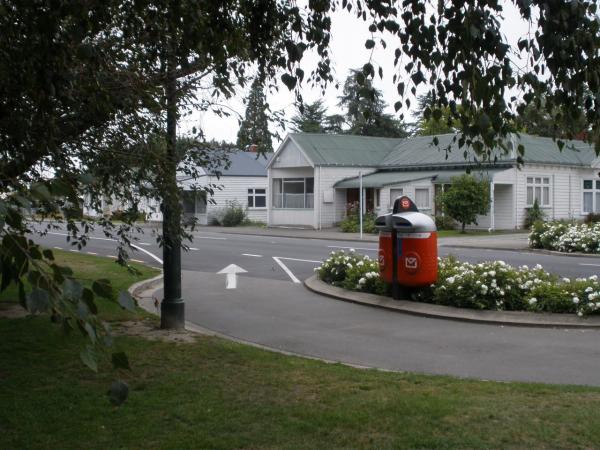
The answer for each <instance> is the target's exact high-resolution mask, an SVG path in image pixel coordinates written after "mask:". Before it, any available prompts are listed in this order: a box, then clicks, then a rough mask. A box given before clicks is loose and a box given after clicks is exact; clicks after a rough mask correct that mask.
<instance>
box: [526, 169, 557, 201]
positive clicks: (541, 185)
mask: <svg viewBox="0 0 600 450" xmlns="http://www.w3.org/2000/svg"><path fill="white" fill-rule="evenodd" d="M546 180H547V181H548V182H547V183H546V182H545V181H546ZM529 189H531V201H529ZM537 189H539V190H540V191H539V192H540V198H539V201H538V205H539V207H540V208H551V207H552V196H553V195H554V193H553V192H552V176H550V175H539V174H538V175H536V174H528V175H526V177H525V206H526V207H527V208H531V207H533V204H534V203H535V199H536V190H537ZM544 189H548V201H547V202H544Z"/></svg>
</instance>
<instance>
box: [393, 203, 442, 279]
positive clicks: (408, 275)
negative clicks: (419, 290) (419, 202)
mask: <svg viewBox="0 0 600 450" xmlns="http://www.w3.org/2000/svg"><path fill="white" fill-rule="evenodd" d="M392 225H393V227H394V229H395V230H396V238H397V240H398V243H397V248H398V255H397V257H398V265H397V266H398V275H397V276H398V283H399V284H400V285H402V286H407V287H423V286H427V285H430V284H432V283H435V282H436V281H437V276H438V261H437V229H436V226H435V222H434V221H433V219H432V218H431V217H429V216H428V215H427V214H423V213H420V212H413V211H409V212H403V213H398V214H394V215H393V218H392Z"/></svg>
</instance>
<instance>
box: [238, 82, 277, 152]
mask: <svg viewBox="0 0 600 450" xmlns="http://www.w3.org/2000/svg"><path fill="white" fill-rule="evenodd" d="M268 111H269V105H268V104H267V100H266V98H265V93H264V87H263V84H262V82H261V81H260V80H259V79H258V78H257V79H256V80H254V82H253V83H252V87H251V88H250V94H248V98H246V114H245V116H244V120H242V122H241V123H240V129H239V131H238V135H237V145H238V147H239V148H241V149H245V148H247V147H248V146H250V145H253V144H254V145H256V146H257V150H258V152H260V153H271V152H272V151H273V142H272V139H271V132H270V131H269V115H268Z"/></svg>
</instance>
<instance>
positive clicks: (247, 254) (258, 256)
mask: <svg viewBox="0 0 600 450" xmlns="http://www.w3.org/2000/svg"><path fill="white" fill-rule="evenodd" d="M242 256H254V257H255V258H262V255H253V254H252V253H242Z"/></svg>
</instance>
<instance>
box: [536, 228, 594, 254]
mask: <svg viewBox="0 0 600 450" xmlns="http://www.w3.org/2000/svg"><path fill="white" fill-rule="evenodd" d="M529 246H530V247H531V248H542V249H546V250H556V251H559V252H567V253H572V252H581V253H600V223H591V224H585V223H581V224H578V223H571V222H538V223H536V224H534V226H533V228H532V230H531V233H530V234H529Z"/></svg>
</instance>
